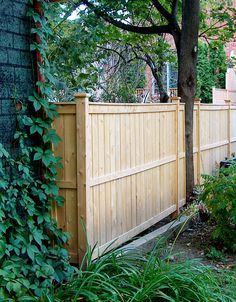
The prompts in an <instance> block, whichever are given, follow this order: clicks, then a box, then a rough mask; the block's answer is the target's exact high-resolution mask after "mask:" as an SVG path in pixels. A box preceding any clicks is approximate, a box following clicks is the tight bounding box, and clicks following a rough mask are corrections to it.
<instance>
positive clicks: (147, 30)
mask: <svg viewBox="0 0 236 302" xmlns="http://www.w3.org/2000/svg"><path fill="white" fill-rule="evenodd" d="M81 3H83V4H85V5H86V6H87V7H88V8H90V9H91V10H92V11H93V12H94V13H95V14H96V15H97V16H98V17H100V18H102V19H104V20H105V21H107V22H108V23H110V24H112V25H114V26H116V27H119V28H120V29H123V30H126V31H129V32H134V33H139V34H163V33H171V28H170V26H169V25H160V26H157V25H153V26H147V27H146V26H144V27H139V26H135V25H130V24H126V23H123V22H121V21H118V20H116V19H114V18H112V17H111V16H109V15H108V14H107V13H106V12H104V11H101V10H100V9H99V8H97V7H96V6H95V5H93V4H92V3H90V2H89V1H88V0H82V1H81Z"/></svg>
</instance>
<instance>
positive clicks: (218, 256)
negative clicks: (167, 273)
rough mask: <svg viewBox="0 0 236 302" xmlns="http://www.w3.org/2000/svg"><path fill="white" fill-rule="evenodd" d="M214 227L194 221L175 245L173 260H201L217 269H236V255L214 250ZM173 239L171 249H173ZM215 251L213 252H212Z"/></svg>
mask: <svg viewBox="0 0 236 302" xmlns="http://www.w3.org/2000/svg"><path fill="white" fill-rule="evenodd" d="M213 229H214V226H213V225H211V224H209V223H208V222H202V221H200V219H199V218H198V217H197V218H195V219H193V220H192V221H191V222H190V224H189V226H188V228H187V229H186V230H185V231H184V232H183V233H182V234H180V236H179V237H178V238H177V240H176V242H175V243H174V247H173V250H172V251H173V254H174V256H173V258H174V259H173V260H184V259H196V258H197V259H199V260H200V261H201V262H202V263H204V264H208V265H212V266H215V267H217V268H226V269H227V268H228V269H236V253H235V254H231V253H227V252H219V253H218V251H217V250H216V252H215V250H214V248H212V246H213V242H212V239H211V234H212V231H213ZM174 240H175V239H172V240H171V241H170V242H169V247H170V248H172V245H173V242H174ZM212 249H213V250H212Z"/></svg>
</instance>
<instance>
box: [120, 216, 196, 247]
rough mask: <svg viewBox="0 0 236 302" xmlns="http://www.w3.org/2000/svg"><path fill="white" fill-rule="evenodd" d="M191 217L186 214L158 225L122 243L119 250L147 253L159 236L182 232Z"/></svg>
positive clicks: (172, 235)
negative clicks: (128, 241)
mask: <svg viewBox="0 0 236 302" xmlns="http://www.w3.org/2000/svg"><path fill="white" fill-rule="evenodd" d="M190 220H191V219H190V218H189V217H188V216H184V215H183V216H180V217H179V218H177V219H176V220H174V221H171V222H169V223H168V224H166V225H164V226H162V227H160V228H159V229H157V230H155V231H153V232H151V233H148V234H146V235H145V236H142V237H141V238H138V239H136V240H134V241H132V242H131V243H129V244H127V245H124V246H123V247H122V248H120V249H119V250H124V251H125V252H130V253H132V251H133V252H135V253H136V252H140V253H148V252H150V251H151V250H152V249H153V248H154V247H155V245H156V244H158V241H159V240H160V238H162V237H164V238H167V239H168V238H171V237H175V236H177V235H178V233H179V232H180V233H181V232H183V231H184V230H185V229H186V228H187V227H188V223H189V221H190Z"/></svg>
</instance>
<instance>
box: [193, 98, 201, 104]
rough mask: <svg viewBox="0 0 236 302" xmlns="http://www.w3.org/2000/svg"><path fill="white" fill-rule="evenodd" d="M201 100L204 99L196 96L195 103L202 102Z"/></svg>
mask: <svg viewBox="0 0 236 302" xmlns="http://www.w3.org/2000/svg"><path fill="white" fill-rule="evenodd" d="M201 100H202V99H199V98H196V99H194V103H196V104H198V103H201Z"/></svg>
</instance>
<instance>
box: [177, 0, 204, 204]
mask: <svg viewBox="0 0 236 302" xmlns="http://www.w3.org/2000/svg"><path fill="white" fill-rule="evenodd" d="M199 13H200V1H199V0H192V1H188V0H183V2H182V30H181V36H180V40H179V41H178V42H179V47H178V49H177V54H178V62H179V65H178V94H179V96H180V97H181V100H182V102H184V103H185V146H186V150H185V159H186V199H187V201H189V199H190V197H191V195H192V192H193V186H194V164H193V106H194V97H195V93H196V86H197V82H196V79H197V68H196V66H197V45H198V30H199Z"/></svg>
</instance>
